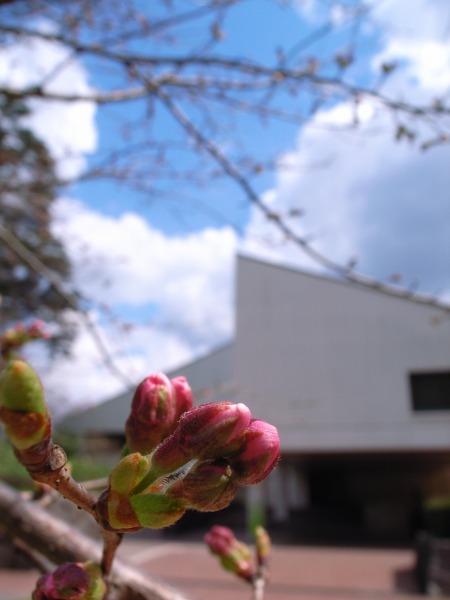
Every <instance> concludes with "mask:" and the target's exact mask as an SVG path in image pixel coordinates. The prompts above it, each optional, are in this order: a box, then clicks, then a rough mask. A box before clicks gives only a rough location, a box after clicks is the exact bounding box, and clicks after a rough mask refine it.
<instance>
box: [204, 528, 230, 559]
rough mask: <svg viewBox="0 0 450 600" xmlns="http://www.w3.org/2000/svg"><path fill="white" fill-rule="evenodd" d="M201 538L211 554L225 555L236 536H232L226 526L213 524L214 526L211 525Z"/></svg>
mask: <svg viewBox="0 0 450 600" xmlns="http://www.w3.org/2000/svg"><path fill="white" fill-rule="evenodd" d="M203 540H204V541H205V543H206V544H207V545H208V547H209V549H210V550H211V552H212V553H213V554H217V555H218V556H225V555H226V554H229V553H230V552H231V550H232V547H233V543H234V542H235V541H236V538H235V537H234V533H233V532H232V531H231V529H229V528H228V527H223V525H214V527H211V530H210V531H209V533H207V534H206V535H205V537H204V538H203Z"/></svg>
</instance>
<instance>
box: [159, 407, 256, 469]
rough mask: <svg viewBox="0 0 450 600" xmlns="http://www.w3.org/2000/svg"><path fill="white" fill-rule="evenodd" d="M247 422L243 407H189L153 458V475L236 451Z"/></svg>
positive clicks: (247, 412)
mask: <svg viewBox="0 0 450 600" xmlns="http://www.w3.org/2000/svg"><path fill="white" fill-rule="evenodd" d="M250 419H251V415H250V411H249V409H248V408H247V407H246V406H245V404H232V403H231V402H211V403H209V404H203V405H202V406H196V407H194V408H191V410H188V411H187V412H185V413H184V414H183V415H182V416H181V418H180V421H179V424H178V427H177V429H176V430H175V432H174V433H173V434H172V435H171V436H170V437H168V438H167V439H166V440H164V442H162V444H161V445H160V446H158V448H157V449H156V450H155V452H154V454H153V455H152V462H153V468H154V470H155V473H157V474H158V475H165V474H168V473H171V472H173V471H175V470H177V469H180V468H181V467H182V466H184V465H185V464H186V463H187V462H189V461H190V460H192V459H195V458H196V459H199V460H210V459H215V458H223V457H225V456H227V455H228V454H230V453H232V452H236V450H237V449H238V448H239V447H240V441H241V438H242V436H243V434H244V433H245V431H246V430H247V427H248V425H249V423H250Z"/></svg>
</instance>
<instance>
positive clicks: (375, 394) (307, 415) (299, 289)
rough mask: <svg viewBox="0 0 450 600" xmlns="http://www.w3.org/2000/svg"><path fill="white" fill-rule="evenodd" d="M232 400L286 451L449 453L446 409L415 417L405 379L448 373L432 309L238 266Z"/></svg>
mask: <svg viewBox="0 0 450 600" xmlns="http://www.w3.org/2000/svg"><path fill="white" fill-rule="evenodd" d="M237 272H238V275H237V277H238V279H237V285H236V290H237V292H236V293H237V298H236V314H237V322H236V332H237V333H236V342H235V355H234V359H235V373H236V382H237V386H238V387H237V399H238V400H240V401H242V402H245V403H246V404H248V405H249V406H250V407H251V409H252V413H253V414H254V415H255V416H256V417H258V418H263V419H265V420H268V421H270V422H272V423H274V424H275V425H276V426H277V427H278V428H279V431H280V434H281V442H282V449H283V450H284V451H336V450H337V451H352V450H369V451H370V450H375V451H376V450H410V449H422V450H426V449H449V448H450V411H435V412H429V413H428V412H427V413H425V412H413V410H412V404H411V397H410V389H409V373H410V372H414V371H427V370H430V371H438V370H449V369H450V320H449V319H448V318H447V319H441V320H440V321H439V322H438V323H434V324H433V317H434V316H436V314H439V312H438V310H437V309H435V308H433V307H431V306H430V307H428V306H422V305H418V304H416V303H413V302H411V301H410V300H407V299H402V298H393V297H389V296H387V295H385V294H382V293H379V292H376V291H373V290H369V289H365V288H361V287H357V286H354V285H350V284H347V283H342V282H339V281H335V280H332V279H326V278H322V277H317V276H314V275H309V274H305V273H302V272H298V271H296V270H293V269H288V268H283V267H279V266H275V265H269V264H265V263H260V262H258V261H255V260H252V259H248V258H243V257H240V258H239V259H238V269H237Z"/></svg>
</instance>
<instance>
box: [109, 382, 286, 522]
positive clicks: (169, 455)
mask: <svg viewBox="0 0 450 600" xmlns="http://www.w3.org/2000/svg"><path fill="white" fill-rule="evenodd" d="M158 378H159V381H162V379H161V378H160V375H159V374H158ZM167 381H168V380H167ZM141 385H142V384H141ZM158 385H159V384H158ZM186 386H187V384H184V385H183V389H184V390H186V389H187V388H186ZM138 389H139V388H138ZM152 389H153V388H152ZM167 389H168V387H167V382H166V383H165V391H166V394H165V395H164V397H165V398H167V397H168V391H167ZM159 395H160V396H161V391H159ZM184 395H185V396H186V395H187V394H186V393H185V394H184ZM154 396H155V395H154V394H153V393H152V395H151V397H152V398H154ZM138 397H140V396H138ZM135 398H136V396H135ZM142 406H146V404H145V403H142V402H135V401H134V400H133V406H132V415H131V416H130V418H129V420H128V423H129V422H130V420H133V421H134V422H139V414H133V413H134V411H139V410H140V409H141V407H142ZM152 406H154V405H152ZM184 406H185V405H184ZM166 413H167V411H164V413H163V412H161V414H166ZM164 423H165V421H164ZM163 430H164V431H167V429H166V427H165V425H163ZM148 435H149V436H150V437H151V439H152V443H153V442H154V440H155V439H156V435H155V434H154V433H153V431H152V430H151V429H150V430H149V431H148ZM139 440H140V443H142V444H143V445H144V441H143V434H142V436H141V435H140V436H139ZM127 441H128V447H130V446H131V447H133V446H132V443H131V444H130V441H131V436H128V439H127ZM279 456H280V441H279V438H278V432H277V430H276V428H275V427H273V426H272V425H269V424H268V423H265V422H264V421H259V420H257V419H252V418H251V414H250V410H249V409H248V408H247V406H245V405H244V404H232V403H231V402H213V403H209V404H204V405H202V406H197V407H195V408H190V409H189V410H185V411H184V412H182V414H181V416H180V417H179V419H178V423H177V426H176V428H175V429H174V431H173V432H172V433H170V435H166V437H164V439H163V441H162V442H161V443H160V444H159V445H157V446H156V448H155V449H154V450H153V451H152V452H151V453H150V454H145V453H142V452H140V451H139V452H133V453H132V454H128V455H127V456H125V457H124V458H123V459H122V460H121V461H120V462H119V464H118V465H117V466H116V467H115V468H114V470H113V471H112V473H111V477H110V484H109V487H108V489H107V490H106V491H105V492H104V493H103V494H102V495H101V497H100V498H99V501H98V503H97V514H98V517H99V520H100V521H101V522H102V524H103V526H104V527H107V528H110V529H112V530H114V531H122V532H127V531H128V532H130V531H137V530H139V529H140V528H142V527H149V528H160V527H167V526H169V525H172V524H173V523H175V522H176V521H177V520H178V519H179V518H180V517H181V516H182V515H183V514H184V512H185V511H186V510H188V509H194V510H199V511H217V510H221V509H222V508H225V507H226V506H228V505H229V504H230V502H231V501H232V500H233V498H234V496H235V494H236V490H237V487H238V485H246V484H253V483H258V482H259V481H261V480H262V479H264V478H265V477H267V475H268V474H269V473H270V472H271V471H272V469H273V468H274V467H275V465H276V463H277V462H278V459H279Z"/></svg>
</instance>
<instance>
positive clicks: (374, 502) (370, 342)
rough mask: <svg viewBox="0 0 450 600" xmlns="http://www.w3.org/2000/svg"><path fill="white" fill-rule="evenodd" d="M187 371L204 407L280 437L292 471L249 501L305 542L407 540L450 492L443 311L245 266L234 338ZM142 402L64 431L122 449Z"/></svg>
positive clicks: (110, 408) (92, 412)
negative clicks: (230, 411)
mask: <svg viewBox="0 0 450 600" xmlns="http://www.w3.org/2000/svg"><path fill="white" fill-rule="evenodd" d="M176 375H185V376H186V377H187V379H188V381H189V382H190V384H191V386H192V388H193V390H194V394H195V398H196V403H203V402H211V401H216V400H224V399H230V400H233V401H236V402H244V403H245V404H247V405H248V406H249V407H250V408H251V411H252V414H253V415H254V416H255V417H257V418H261V419H264V420H266V421H269V422H271V423H273V424H274V425H276V426H277V427H278V429H279V433H280V438H281V445H282V460H281V463H280V465H279V466H278V468H277V469H276V470H275V471H274V472H273V474H272V475H271V476H270V477H269V479H268V480H267V481H266V482H263V483H262V484H260V485H259V486H255V487H254V486H251V487H250V488H248V490H247V491H246V498H245V502H246V505H247V509H248V514H250V515H251V514H252V513H253V512H255V513H258V512H260V511H261V509H264V510H265V512H266V514H267V517H268V518H269V519H270V520H272V521H273V522H278V523H281V524H283V523H285V524H286V523H288V524H289V528H290V530H291V532H292V534H293V535H295V534H298V535H299V536H303V538H304V539H309V538H312V539H315V540H320V539H328V538H330V537H331V538H335V539H339V538H343V539H347V540H349V539H371V540H394V541H404V540H408V539H411V538H412V536H413V535H414V533H415V532H416V531H417V530H418V529H420V528H423V527H424V526H426V523H424V520H427V518H428V516H427V512H426V510H425V511H424V507H426V506H427V502H431V503H433V502H436V499H437V500H438V499H439V498H442V497H445V496H446V495H447V496H448V495H450V336H449V331H448V317H446V315H445V313H443V312H442V311H440V309H439V308H437V307H435V306H433V305H432V304H430V306H426V305H423V304H418V303H416V302H414V301H413V300H411V299H409V298H408V297H393V296H389V295H386V294H384V293H381V292H379V291H377V290H375V289H373V290H372V289H367V288H364V287H358V286H356V285H354V284H349V283H344V282H342V281H338V280H335V279H330V278H327V277H322V276H317V275H312V274H309V273H305V272H301V271H298V270H295V269H291V268H286V267H280V266H277V265H274V264H268V263H264V262H261V261H256V260H254V259H250V258H247V257H243V256H239V257H238V258H237V281H236V327H235V338H234V340H233V341H232V342H231V343H230V344H229V345H227V346H224V347H221V348H219V349H217V350H215V351H214V352H212V353H211V354H209V355H208V356H205V357H203V358H201V359H199V360H196V361H194V362H192V363H190V364H188V365H184V366H183V367H181V368H179V369H177V370H176V371H173V372H171V373H169V376H171V377H174V376H176ZM132 395H133V391H132V390H130V392H129V393H126V394H123V395H121V396H119V397H117V398H113V399H112V400H110V401H108V402H106V403H104V404H102V405H100V406H96V407H94V408H92V409H89V410H87V411H84V412H82V413H79V414H77V415H72V416H71V417H70V418H68V419H66V420H65V422H64V423H63V424H62V426H63V427H64V428H65V429H68V430H70V431H72V432H74V433H77V434H81V435H82V436H84V437H85V438H86V440H87V442H89V443H90V444H91V445H92V444H95V447H96V448H97V451H100V450H103V451H104V452H109V451H110V450H111V448H113V447H116V448H117V445H118V444H122V443H123V439H124V438H123V425H124V422H125V420H126V418H127V416H128V414H129V409H130V403H131V398H132ZM111 443H112V446H111ZM449 533H450V532H449Z"/></svg>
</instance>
